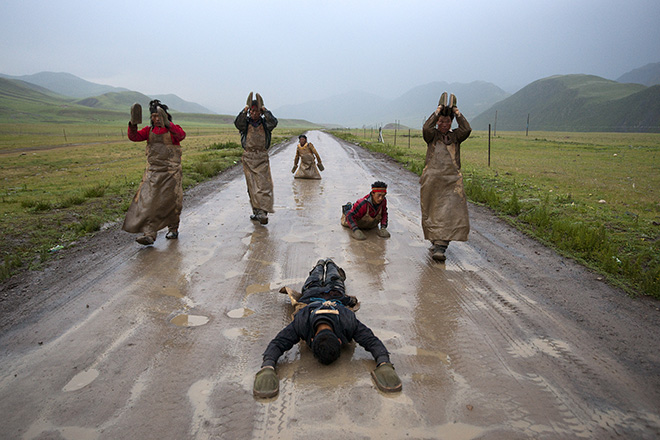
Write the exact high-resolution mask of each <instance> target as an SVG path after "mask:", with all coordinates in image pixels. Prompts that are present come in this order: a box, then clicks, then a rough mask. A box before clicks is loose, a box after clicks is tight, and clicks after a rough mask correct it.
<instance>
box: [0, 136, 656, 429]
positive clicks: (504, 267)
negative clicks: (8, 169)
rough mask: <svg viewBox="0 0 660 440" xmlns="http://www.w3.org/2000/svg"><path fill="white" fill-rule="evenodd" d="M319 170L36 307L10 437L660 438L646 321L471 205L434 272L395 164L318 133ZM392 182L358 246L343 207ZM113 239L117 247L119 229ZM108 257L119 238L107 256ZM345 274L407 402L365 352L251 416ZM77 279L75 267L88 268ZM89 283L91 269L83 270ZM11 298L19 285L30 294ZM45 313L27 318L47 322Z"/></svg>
mask: <svg viewBox="0 0 660 440" xmlns="http://www.w3.org/2000/svg"><path fill="white" fill-rule="evenodd" d="M308 137H309V141H310V142H312V143H313V144H314V145H315V146H316V148H317V150H318V151H319V153H320V155H321V157H322V159H323V162H324V164H325V166H326V170H325V171H324V172H323V174H322V175H323V180H321V181H311V180H309V181H308V180H295V179H293V175H292V174H291V173H290V169H291V166H292V163H293V157H294V155H295V143H293V141H292V142H290V143H287V144H284V145H282V146H278V148H277V149H276V150H277V151H275V152H274V153H273V155H272V156H271V167H272V173H273V179H274V181H275V197H276V200H275V203H276V205H275V208H276V213H275V214H273V215H271V216H270V223H269V224H268V225H267V226H261V225H258V224H254V223H253V222H251V221H249V220H248V215H249V213H250V209H249V203H248V198H247V193H246V188H245V182H244V179H243V176H242V170H241V169H239V168H235V169H233V170H231V171H229V172H228V173H226V174H225V175H223V176H222V177H221V178H218V179H216V180H214V181H213V182H211V183H209V184H207V188H208V187H209V186H208V185H213V187H212V191H207V193H206V194H205V195H203V196H199V197H198V199H196V200H195V201H194V203H188V204H185V205H184V213H183V215H182V224H181V237H180V240H178V241H168V240H165V239H164V235H163V233H162V232H161V234H160V235H159V238H158V240H157V242H156V244H155V246H153V247H150V248H141V247H140V246H139V245H137V244H135V243H134V242H132V241H131V236H130V235H129V234H125V233H121V232H117V231H116V230H115V231H114V232H113V233H114V236H113V235H112V234H111V233H110V232H108V231H106V234H107V235H108V237H110V238H107V237H106V239H105V240H106V241H103V233H101V234H99V236H98V240H99V243H103V245H102V246H100V247H99V248H97V249H96V251H95V254H94V256H93V257H92V255H91V254H90V260H89V261H90V263H89V264H88V266H85V264H84V263H85V261H82V263H81V262H80V261H78V262H77V263H76V264H74V263H72V264H71V266H70V269H69V272H70V274H69V276H68V277H66V278H65V279H59V280H58V279H56V277H55V278H54V281H51V282H48V281H45V282H44V283H42V284H40V285H39V286H32V287H31V288H34V289H37V288H38V289H40V290H41V294H42V296H43V297H46V298H48V300H47V302H46V303H45V304H41V305H32V306H30V307H28V308H27V309H24V310H23V311H22V313H21V314H15V315H12V316H11V317H9V318H8V317H3V318H4V319H5V320H7V319H9V320H10V321H11V325H4V326H3V328H4V330H3V333H2V334H1V335H0V350H1V351H0V367H1V368H0V414H1V415H0V422H1V424H0V425H1V428H0V429H2V434H1V435H0V437H2V438H8V439H46V438H49V439H50V438H53V439H85V440H86V439H90V440H91V439H128V438H132V439H216V438H221V439H297V438H309V439H318V438H327V439H369V438H391V439H401V438H410V439H445V438H446V439H477V438H487V439H527V438H540V439H565V438H598V439H602V438H656V437H657V436H658V435H660V416H659V415H658V409H659V408H660V379H659V376H660V374H658V373H660V357H659V355H658V350H657V347H658V346H660V345H659V344H658V342H659V340H658V339H659V336H658V335H660V331H659V330H660V324H659V320H658V311H657V307H656V305H655V304H654V303H652V302H651V303H649V302H647V301H638V300H631V299H629V298H626V297H625V296H624V295H623V294H622V293H621V292H619V291H617V290H616V289H613V288H610V287H608V286H607V285H605V284H604V283H603V282H602V281H600V280H599V279H598V277H597V276H596V275H594V274H592V273H590V272H589V271H586V270H584V269H582V268H581V267H579V266H577V265H575V264H574V263H572V262H571V261H567V260H565V259H563V258H561V257H559V256H557V255H556V254H554V253H553V252H551V251H549V250H547V249H546V248H544V247H543V246H541V245H539V244H538V243H536V242H534V241H532V240H529V239H527V238H526V237H524V236H522V235H521V234H519V233H517V232H515V231H513V230H511V229H510V228H509V227H508V226H507V225H505V224H504V223H502V222H501V221H499V220H497V219H496V218H495V217H493V216H492V215H491V214H490V213H489V212H488V211H487V210H485V209H484V208H480V207H475V206H470V214H471V223H472V232H471V235H470V241H468V242H466V243H452V245H451V246H450V248H449V251H448V260H447V263H446V264H438V263H435V262H433V261H432V260H431V259H430V257H429V251H428V243H427V242H424V240H423V238H422V232H421V226H420V213H419V189H418V188H419V185H418V178H417V176H414V175H412V174H411V173H408V172H406V171H403V170H401V168H400V167H399V166H398V165H396V164H394V163H392V162H391V161H389V160H386V159H383V158H378V157H375V156H373V155H371V154H370V153H367V152H365V151H363V150H361V149H359V148H357V147H355V146H353V145H351V144H347V143H344V142H340V141H338V140H336V139H335V138H333V137H331V136H329V135H327V134H325V133H321V132H318V131H313V132H309V133H308ZM374 180H384V181H386V182H388V183H389V185H390V188H389V193H388V200H389V202H388V205H389V212H390V226H389V230H390V231H391V233H392V237H391V238H390V239H382V238H380V237H378V236H376V234H375V233H374V232H373V231H372V232H367V236H368V240H366V241H363V242H359V241H355V240H353V239H351V238H350V236H349V234H348V231H347V230H346V229H344V228H342V227H341V226H340V224H339V216H340V206H341V205H342V204H343V203H346V202H348V201H355V200H356V199H357V198H358V197H361V196H363V195H364V194H366V193H367V192H368V191H369V186H370V183H371V182H373V181H374ZM115 229H116V228H115ZM113 237H115V238H114V239H113ZM325 257H332V258H334V259H335V261H336V262H337V263H338V264H339V265H340V266H342V267H343V268H344V269H345V270H346V273H347V278H348V279H347V290H348V292H349V294H353V295H356V296H358V298H359V299H360V301H361V303H362V307H361V309H360V311H359V312H358V313H357V315H358V318H359V319H360V320H361V321H362V322H364V323H365V324H366V325H367V326H369V327H370V328H371V329H372V330H373V331H374V333H375V334H376V335H377V336H378V337H380V338H381V339H382V340H383V342H384V343H385V345H386V346H387V348H388V349H389V350H390V352H391V357H392V361H393V363H394V365H395V367H396V369H397V372H398V373H399V375H400V376H401V379H402V381H403V391H402V392H401V393H398V394H394V395H386V394H383V393H381V392H379V391H378V390H377V389H376V387H375V385H374V384H373V382H372V380H371V378H370V375H369V372H370V370H372V369H373V368H374V362H373V360H372V359H371V357H370V355H369V354H368V353H367V352H366V351H364V350H363V349H362V348H361V347H359V346H353V347H349V348H348V349H346V350H344V352H343V354H342V356H341V358H340V360H339V361H338V362H336V363H335V364H333V365H331V366H322V365H321V364H319V363H318V362H317V361H315V360H314V358H313V356H312V354H311V352H310V350H309V349H308V348H307V347H305V346H300V345H298V346H296V347H294V348H293V349H292V350H291V351H289V352H288V353H287V354H286V355H285V356H284V357H283V358H281V359H280V362H279V364H278V368H277V372H278V376H279V378H280V395H279V396H278V397H277V398H274V399H270V400H261V401H260V400H256V399H255V398H253V396H252V381H253V378H254V373H255V372H256V371H257V370H258V369H259V366H260V364H261V353H262V352H263V350H264V349H265V347H266V345H267V344H268V342H269V341H270V339H271V338H272V337H273V336H275V334H277V332H278V331H279V330H280V329H281V328H283V327H284V326H285V325H286V324H288V322H289V321H290V311H291V309H290V306H289V305H288V301H287V297H286V296H285V295H282V294H280V293H277V290H278V289H279V288H280V287H281V286H284V285H288V286H291V287H293V288H295V289H300V287H301V284H302V282H303V281H304V279H305V278H306V276H307V274H308V271H309V270H310V269H311V267H312V265H313V264H314V262H315V261H316V260H317V259H319V258H325ZM83 260H84V258H83ZM80 267H83V268H84V269H80ZM19 288H20V287H19ZM35 304H36V303H35Z"/></svg>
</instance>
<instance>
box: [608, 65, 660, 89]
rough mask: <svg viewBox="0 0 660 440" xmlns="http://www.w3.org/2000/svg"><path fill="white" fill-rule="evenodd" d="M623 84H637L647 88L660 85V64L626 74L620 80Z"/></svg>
mask: <svg viewBox="0 0 660 440" xmlns="http://www.w3.org/2000/svg"><path fill="white" fill-rule="evenodd" d="M617 81H618V82H621V83H637V84H643V85H645V86H647V87H651V86H655V85H658V84H660V63H651V64H647V65H646V66H643V67H640V68H638V69H633V70H631V71H630V72H628V73H624V74H623V75H621V76H620V77H619V78H617Z"/></svg>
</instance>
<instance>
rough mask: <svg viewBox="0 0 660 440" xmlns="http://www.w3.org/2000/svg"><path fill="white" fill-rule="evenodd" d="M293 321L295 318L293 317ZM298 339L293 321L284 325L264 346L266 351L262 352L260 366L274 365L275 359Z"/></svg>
mask: <svg viewBox="0 0 660 440" xmlns="http://www.w3.org/2000/svg"><path fill="white" fill-rule="evenodd" d="M294 322H295V318H294ZM298 341H300V336H298V333H296V330H295V328H294V323H293V322H292V323H291V324H289V325H287V326H286V327H284V328H283V329H282V330H281V331H280V332H279V333H278V334H277V336H275V338H273V340H272V341H270V343H269V344H268V347H266V351H264V354H263V359H264V360H263V362H262V363H261V366H262V367H275V364H277V360H278V359H279V358H280V356H282V355H283V354H284V353H285V352H287V351H288V350H290V349H291V347H293V346H294V345H295V344H296V343H298Z"/></svg>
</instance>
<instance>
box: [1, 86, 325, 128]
mask: <svg viewBox="0 0 660 440" xmlns="http://www.w3.org/2000/svg"><path fill="white" fill-rule="evenodd" d="M173 97H174V95H172V96H169V95H167V98H168V99H172V98H173ZM151 99H152V98H150V97H149V96H146V95H143V94H142V93H139V92H108V93H105V94H103V95H99V96H93V97H88V98H82V99H76V98H71V97H67V96H63V95H60V94H57V93H55V92H53V91H51V90H48V89H45V88H43V87H41V86H38V85H35V84H31V83H28V82H25V81H21V80H17V79H7V78H0V123H10V124H12V123H16V124H18V123H22V124H26V123H27V124H29V123H37V124H40V123H64V124H67V123H76V124H78V123H83V124H85V123H92V124H98V123H99V122H100V123H103V124H108V123H113V124H114V123H118V124H120V125H121V126H125V125H126V122H127V121H128V119H129V108H130V106H131V105H132V104H133V103H135V102H137V103H139V104H141V105H142V107H143V115H142V116H143V123H145V124H147V123H148V121H149V115H148V111H149V110H148V105H149V101H151ZM172 100H173V101H175V100H174V99H172ZM177 105H178V104H177ZM145 112H146V114H145ZM172 114H173V116H174V118H175V121H176V122H177V123H178V122H180V121H186V123H196V124H199V123H202V124H232V123H233V121H234V116H233V115H218V114H209V113H203V114H200V113H182V112H179V111H173V112H172ZM279 121H280V124H279V125H280V126H281V127H296V128H298V127H300V128H305V129H309V128H320V127H319V126H318V125H317V124H313V123H311V122H309V121H304V120H293V119H284V118H279Z"/></svg>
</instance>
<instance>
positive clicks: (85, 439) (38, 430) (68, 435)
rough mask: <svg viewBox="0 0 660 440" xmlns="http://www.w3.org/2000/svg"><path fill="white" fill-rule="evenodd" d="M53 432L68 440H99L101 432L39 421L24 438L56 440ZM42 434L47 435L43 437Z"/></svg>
mask: <svg viewBox="0 0 660 440" xmlns="http://www.w3.org/2000/svg"><path fill="white" fill-rule="evenodd" d="M53 432H57V433H58V436H57V438H64V439H66V440H95V439H97V438H99V435H100V434H99V432H98V431H97V430H96V429H93V428H83V427H81V426H56V425H54V424H53V423H52V422H48V421H45V420H41V419H40V420H37V421H36V422H34V423H33V424H32V425H31V426H30V428H29V429H28V430H27V431H26V432H25V434H23V438H27V439H33V438H54V437H52V435H53ZM41 434H45V435H44V436H42V435H41Z"/></svg>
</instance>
